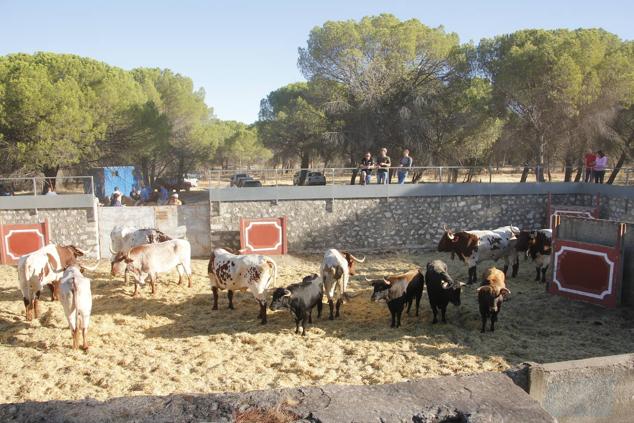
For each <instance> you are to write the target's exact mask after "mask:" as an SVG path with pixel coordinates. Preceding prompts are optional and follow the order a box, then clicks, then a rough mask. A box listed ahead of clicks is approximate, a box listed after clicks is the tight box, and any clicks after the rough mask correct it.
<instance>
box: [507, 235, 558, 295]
mask: <svg viewBox="0 0 634 423" xmlns="http://www.w3.org/2000/svg"><path fill="white" fill-rule="evenodd" d="M552 239H553V231H552V230H551V229H535V230H523V231H521V232H520V234H519V235H518V237H517V245H516V249H517V251H518V252H519V253H525V254H526V256H530V257H531V259H532V260H533V263H535V272H536V273H535V280H536V281H537V282H539V281H540V280H541V281H542V282H546V270H547V269H548V265H549V264H550V252H551V250H552Z"/></svg>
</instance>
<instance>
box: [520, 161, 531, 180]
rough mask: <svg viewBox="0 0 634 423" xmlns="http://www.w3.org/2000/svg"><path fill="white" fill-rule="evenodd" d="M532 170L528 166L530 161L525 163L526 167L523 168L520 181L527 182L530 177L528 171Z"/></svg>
mask: <svg viewBox="0 0 634 423" xmlns="http://www.w3.org/2000/svg"><path fill="white" fill-rule="evenodd" d="M529 171H530V169H529V167H528V163H524V169H523V170H522V176H521V177H520V182H526V180H527V179H528V172H529Z"/></svg>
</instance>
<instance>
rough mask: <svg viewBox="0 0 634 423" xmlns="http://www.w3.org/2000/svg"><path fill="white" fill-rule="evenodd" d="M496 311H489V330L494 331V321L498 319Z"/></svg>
mask: <svg viewBox="0 0 634 423" xmlns="http://www.w3.org/2000/svg"><path fill="white" fill-rule="evenodd" d="M498 312H499V310H498V311H496V312H494V313H491V332H493V331H495V321H496V320H497V319H498Z"/></svg>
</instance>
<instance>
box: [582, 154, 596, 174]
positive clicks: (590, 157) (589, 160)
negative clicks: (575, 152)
mask: <svg viewBox="0 0 634 423" xmlns="http://www.w3.org/2000/svg"><path fill="white" fill-rule="evenodd" d="M583 160H584V165H585V167H586V178H585V181H586V182H592V176H593V169H594V162H595V161H596V160H597V155H596V154H594V153H593V152H592V150H591V149H588V151H587V152H586V155H585V156H583Z"/></svg>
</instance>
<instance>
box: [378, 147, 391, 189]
mask: <svg viewBox="0 0 634 423" xmlns="http://www.w3.org/2000/svg"><path fill="white" fill-rule="evenodd" d="M376 165H377V167H378V169H377V171H376V182H377V183H378V184H387V183H388V177H387V175H388V172H389V171H390V166H391V165H392V161H391V160H390V157H389V156H388V155H387V148H385V147H383V148H382V149H381V154H379V157H378V158H377V159H376Z"/></svg>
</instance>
